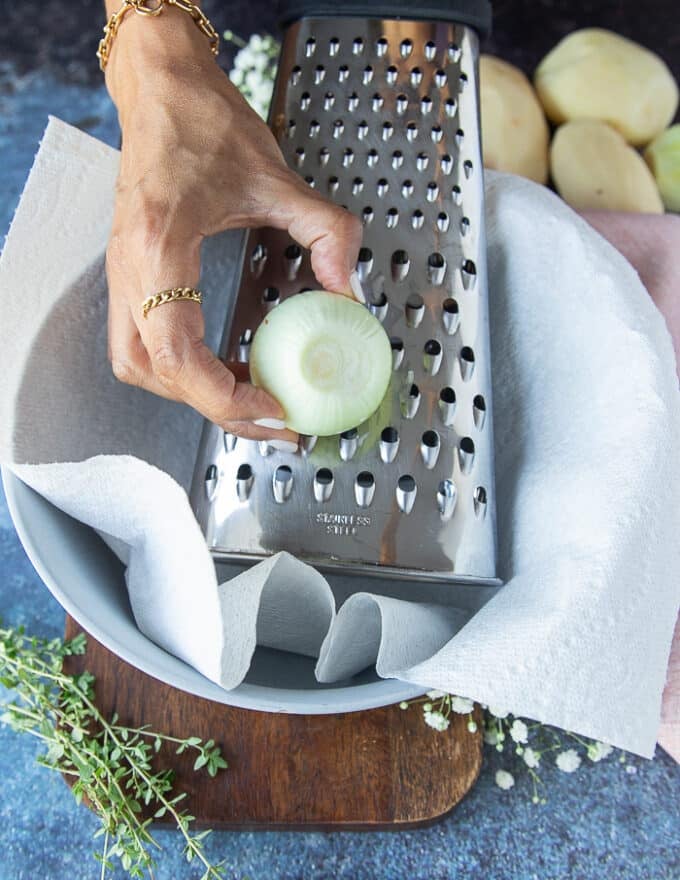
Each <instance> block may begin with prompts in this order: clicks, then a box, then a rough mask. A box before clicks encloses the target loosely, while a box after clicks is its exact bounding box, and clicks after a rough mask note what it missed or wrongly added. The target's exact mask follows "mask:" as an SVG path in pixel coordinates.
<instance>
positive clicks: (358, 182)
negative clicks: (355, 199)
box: [352, 177, 364, 196]
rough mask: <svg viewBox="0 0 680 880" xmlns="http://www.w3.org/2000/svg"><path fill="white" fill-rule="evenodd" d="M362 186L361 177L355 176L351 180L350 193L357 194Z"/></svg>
mask: <svg viewBox="0 0 680 880" xmlns="http://www.w3.org/2000/svg"><path fill="white" fill-rule="evenodd" d="M363 188H364V181H363V179H362V178H361V177H355V178H354V180H353V181H352V195H353V196H358V195H359V193H360V192H361V191H362V190H363Z"/></svg>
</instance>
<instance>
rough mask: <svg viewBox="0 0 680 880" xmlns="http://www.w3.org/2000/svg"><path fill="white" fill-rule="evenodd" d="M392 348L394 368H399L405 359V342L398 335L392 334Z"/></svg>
mask: <svg viewBox="0 0 680 880" xmlns="http://www.w3.org/2000/svg"><path fill="white" fill-rule="evenodd" d="M390 348H391V349H392V369H393V370H398V369H399V367H400V366H401V362H402V361H403V359H404V342H403V340H402V339H400V338H399V337H398V336H390Z"/></svg>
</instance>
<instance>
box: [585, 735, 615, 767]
mask: <svg viewBox="0 0 680 880" xmlns="http://www.w3.org/2000/svg"><path fill="white" fill-rule="evenodd" d="M613 751H614V749H613V748H612V747H611V746H610V745H609V743H603V742H599V741H598V740H596V741H595V742H594V743H591V745H589V746H588V757H589V758H590V760H591V761H593V762H595V763H597V762H598V761H601V760H602V759H603V758H607V757H608V756H609V755H611V753H612V752H613Z"/></svg>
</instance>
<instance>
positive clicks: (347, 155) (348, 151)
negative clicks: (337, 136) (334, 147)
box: [342, 147, 354, 168]
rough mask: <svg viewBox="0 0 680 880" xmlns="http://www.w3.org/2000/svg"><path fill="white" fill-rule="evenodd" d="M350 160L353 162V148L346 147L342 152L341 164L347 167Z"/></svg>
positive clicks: (350, 162)
mask: <svg viewBox="0 0 680 880" xmlns="http://www.w3.org/2000/svg"><path fill="white" fill-rule="evenodd" d="M352 162H354V150H352V148H351V147H346V148H345V150H344V151H343V154H342V165H343V167H344V168H348V167H349V166H350V165H351V164H352Z"/></svg>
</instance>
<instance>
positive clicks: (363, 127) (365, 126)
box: [357, 119, 368, 140]
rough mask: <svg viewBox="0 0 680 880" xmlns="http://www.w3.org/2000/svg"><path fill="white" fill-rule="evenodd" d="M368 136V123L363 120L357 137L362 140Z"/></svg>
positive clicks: (358, 127) (358, 128)
mask: <svg viewBox="0 0 680 880" xmlns="http://www.w3.org/2000/svg"><path fill="white" fill-rule="evenodd" d="M367 134H368V122H366V120H365V119H362V120H361V122H360V123H359V125H358V126H357V137H358V138H359V139H360V140H363V138H365V137H366V135H367Z"/></svg>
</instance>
